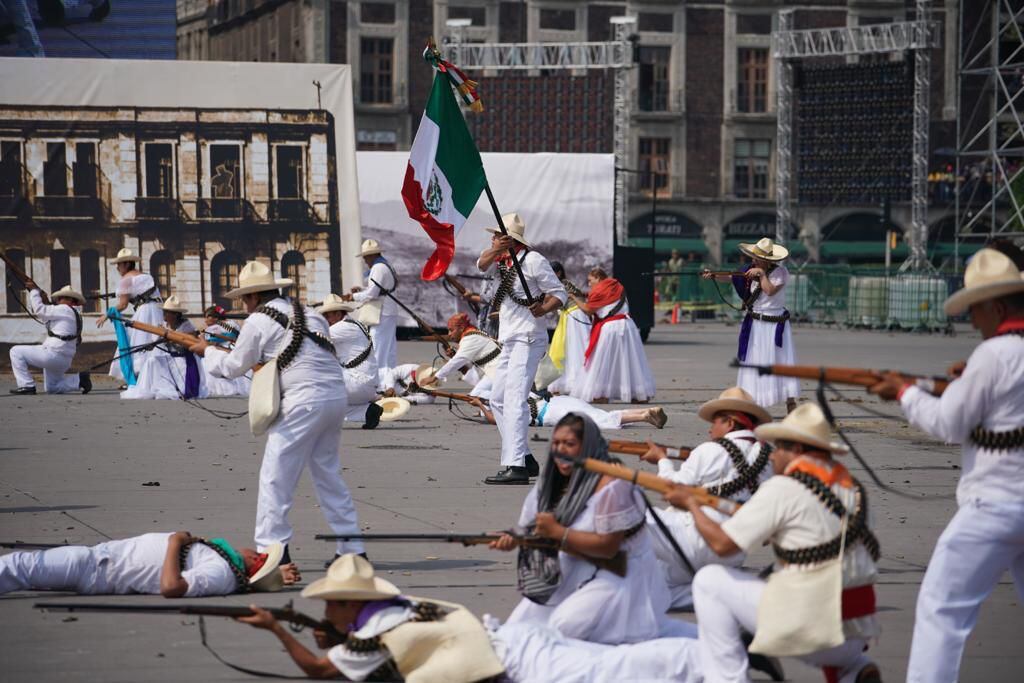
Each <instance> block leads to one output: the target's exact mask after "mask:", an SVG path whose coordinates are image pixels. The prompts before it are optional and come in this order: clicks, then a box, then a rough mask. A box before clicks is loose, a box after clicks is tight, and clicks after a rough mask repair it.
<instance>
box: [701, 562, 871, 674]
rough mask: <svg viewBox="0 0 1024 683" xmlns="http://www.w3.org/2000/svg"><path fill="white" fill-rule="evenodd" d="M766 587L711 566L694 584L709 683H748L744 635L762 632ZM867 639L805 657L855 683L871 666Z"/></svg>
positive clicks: (751, 576) (756, 580)
mask: <svg viewBox="0 0 1024 683" xmlns="http://www.w3.org/2000/svg"><path fill="white" fill-rule="evenodd" d="M764 585H765V582H764V581H762V580H761V579H759V578H758V577H757V575H756V574H751V573H749V572H745V571H743V570H740V569H734V568H732V567H723V566H721V565H717V564H709V565H707V566H706V567H704V568H702V569H700V570H698V571H697V576H695V577H694V579H693V606H694V609H695V611H696V613H697V628H698V630H699V635H698V637H697V643H698V647H699V649H700V663H701V667H702V669H703V671H704V680H705V681H706V683H719V682H721V681H738V682H746V681H749V680H750V676H748V675H747V648H746V647H745V646H744V644H743V640H742V637H741V631H742V630H745V631H747V632H749V633H754V632H755V631H756V630H757V605H758V603H759V602H761V593H762V592H763V591H764ZM864 646H865V641H864V639H863V638H849V639H847V641H846V642H845V643H843V644H842V645H838V646H836V647H833V648H829V649H828V650H821V651H820V652H814V653H812V654H809V655H805V656H803V657H800V660H801V661H804V662H806V663H807V664H810V665H811V666H817V667H822V668H824V667H830V668H834V669H836V670H837V671H836V673H837V677H838V679H839V681H840V683H853V682H854V681H855V680H856V679H857V674H858V673H859V672H860V670H861V669H863V668H864V667H865V666H867V665H868V664H870V663H871V660H870V659H869V658H868V656H867V655H865V654H864Z"/></svg>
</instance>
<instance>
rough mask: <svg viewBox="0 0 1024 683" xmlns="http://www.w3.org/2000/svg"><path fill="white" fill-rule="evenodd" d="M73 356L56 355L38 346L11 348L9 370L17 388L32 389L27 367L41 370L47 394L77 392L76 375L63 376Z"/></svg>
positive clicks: (33, 383) (72, 354)
mask: <svg viewBox="0 0 1024 683" xmlns="http://www.w3.org/2000/svg"><path fill="white" fill-rule="evenodd" d="M74 359H75V354H74V353H71V354H66V353H56V352H55V351H52V350H50V349H48V348H46V347H45V346H40V345H38V344H33V345H23V346H12V347H11V370H12V371H13V372H14V380H15V381H16V382H17V383H18V386H19V387H34V386H35V385H36V382H35V380H34V379H32V373H31V372H30V371H29V366H31V367H34V368H42V369H43V385H44V386H45V387H46V393H48V394H66V393H68V392H71V391H78V388H79V385H78V373H74V374H70V375H65V374H64V373H65V372H66V371H67V369H68V368H70V367H71V361H73V360H74Z"/></svg>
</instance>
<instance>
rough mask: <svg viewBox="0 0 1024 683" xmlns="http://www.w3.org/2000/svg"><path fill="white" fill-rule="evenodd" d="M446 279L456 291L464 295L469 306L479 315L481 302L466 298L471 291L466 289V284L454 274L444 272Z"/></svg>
mask: <svg viewBox="0 0 1024 683" xmlns="http://www.w3.org/2000/svg"><path fill="white" fill-rule="evenodd" d="M444 281H445V282H447V283H448V284H449V285H451V286H452V288H453V289H455V291H456V292H458V293H459V294H460V295H461V296H462V298H463V300H464V301H465V302H466V303H467V304H469V307H470V308H471V309H473V312H474V313H476V314H477V315H480V304H478V303H477V302H475V301H473V300H472V299H467V298H466V294H468V293H469V290H468V289H466V285H464V284H462V283H461V282H459V281H458V280H456V279H455V278H454V277H453V276H451V275H449V274H448V273H445V274H444Z"/></svg>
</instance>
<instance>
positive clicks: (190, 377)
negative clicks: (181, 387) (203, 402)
mask: <svg viewBox="0 0 1024 683" xmlns="http://www.w3.org/2000/svg"><path fill="white" fill-rule="evenodd" d="M198 397H199V363H198V362H197V361H196V354H194V353H189V352H187V351H186V352H185V398H198Z"/></svg>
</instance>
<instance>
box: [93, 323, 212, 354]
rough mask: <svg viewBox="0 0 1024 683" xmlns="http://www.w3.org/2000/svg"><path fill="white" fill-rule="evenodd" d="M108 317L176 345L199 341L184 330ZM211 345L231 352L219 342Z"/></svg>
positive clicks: (188, 345)
mask: <svg viewBox="0 0 1024 683" xmlns="http://www.w3.org/2000/svg"><path fill="white" fill-rule="evenodd" d="M109 317H110V319H111V320H118V321H120V322H121V323H122V324H123V325H124V326H125V327H134V328H135V329H137V330H142V331H143V332H149V333H150V334H152V335H156V336H157V337H160V338H162V339H163V340H165V341H169V342H171V343H172V344H177V345H178V346H182V347H184V348H186V349H187V348H190V347H191V346H192V345H193V344H195V343H196V342H197V341H199V338H198V337H193V336H192V335H191V334H185V333H184V332H176V331H174V330H169V329H167V328H166V327H157V326H156V325H148V324H146V323H140V322H137V321H135V320H132V319H131V318H125V317H122V316H121V315H116V316H109ZM211 346H213V348H215V349H220V350H221V351H227V352H228V353H230V352H231V349H229V348H227V347H226V346H220V345H219V344H211Z"/></svg>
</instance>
